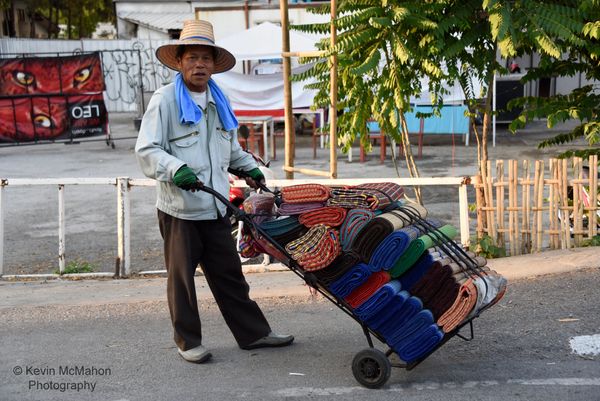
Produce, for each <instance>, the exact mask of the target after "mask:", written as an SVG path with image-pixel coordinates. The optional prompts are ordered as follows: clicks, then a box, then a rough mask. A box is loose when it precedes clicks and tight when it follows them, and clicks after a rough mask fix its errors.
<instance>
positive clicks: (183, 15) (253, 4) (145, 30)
mask: <svg viewBox="0 0 600 401" xmlns="http://www.w3.org/2000/svg"><path fill="white" fill-rule="evenodd" d="M114 2H115V11H116V17H117V36H118V38H119V39H131V38H137V39H177V38H178V37H179V32H180V30H181V27H182V25H183V21H184V20H186V19H193V18H195V17H197V18H199V19H203V20H206V21H210V22H211V23H212V24H213V27H214V31H215V37H216V38H217V40H218V39H220V38H225V37H227V36H230V35H232V34H234V33H237V32H240V31H243V30H245V29H248V28H252V27H253V26H256V25H259V24H261V23H262V22H265V21H269V22H273V23H277V24H280V21H281V14H280V10H279V0H245V1H241V0H224V1H169V2H165V1H158V0H157V1H154V0H114ZM320 4H329V1H318V0H311V1H307V0H304V1H298V0H296V1H289V19H290V23H291V24H310V23H314V22H325V21H328V19H329V17H328V16H323V15H316V14H311V13H309V12H307V8H308V7H310V6H316V5H320Z"/></svg>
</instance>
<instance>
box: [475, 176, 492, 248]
mask: <svg viewBox="0 0 600 401" xmlns="http://www.w3.org/2000/svg"><path fill="white" fill-rule="evenodd" d="M481 189H483V191H482V190H481ZM484 192H485V185H484V183H483V178H482V177H481V175H478V176H477V177H475V203H476V205H477V239H480V238H483V232H484V230H485V228H484V226H483V213H487V212H484V210H483V208H484V206H485V195H484ZM488 221H489V220H488Z"/></svg>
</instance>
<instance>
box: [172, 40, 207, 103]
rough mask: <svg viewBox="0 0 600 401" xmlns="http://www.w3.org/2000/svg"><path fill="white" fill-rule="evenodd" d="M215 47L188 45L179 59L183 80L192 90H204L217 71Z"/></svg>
mask: <svg viewBox="0 0 600 401" xmlns="http://www.w3.org/2000/svg"><path fill="white" fill-rule="evenodd" d="M213 51H214V49H213V48H212V47H210V46H202V45H198V46H186V48H185V52H184V53H183V55H182V56H181V58H180V59H179V71H181V75H182V77H183V82H185V84H186V86H187V87H188V89H189V90H191V91H192V92H204V91H205V90H206V86H207V84H208V80H209V79H210V76H211V75H212V74H213V72H214V71H215V57H214V53H213Z"/></svg>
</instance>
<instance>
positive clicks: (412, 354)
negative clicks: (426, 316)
mask: <svg viewBox="0 0 600 401" xmlns="http://www.w3.org/2000/svg"><path fill="white" fill-rule="evenodd" d="M443 338H444V333H443V332H442V331H441V330H440V329H439V327H438V326H437V325H436V324H432V325H430V326H429V327H427V328H425V330H423V331H421V332H420V333H419V335H418V336H416V337H414V338H412V339H411V340H410V341H406V342H404V343H403V344H402V345H401V348H399V349H398V348H394V351H396V353H397V354H398V356H399V357H400V359H402V360H403V361H404V362H406V363H411V362H414V361H416V360H417V359H420V358H422V357H423V356H425V355H427V354H428V353H430V352H431V351H433V349H434V348H435V347H436V346H437V345H438V344H439V343H440V342H441V341H442V339H443Z"/></svg>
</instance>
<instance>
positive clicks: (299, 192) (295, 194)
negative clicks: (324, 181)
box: [281, 184, 330, 203]
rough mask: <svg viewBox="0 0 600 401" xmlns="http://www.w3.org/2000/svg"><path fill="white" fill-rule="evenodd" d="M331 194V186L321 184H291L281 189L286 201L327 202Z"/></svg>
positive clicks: (282, 196)
mask: <svg viewBox="0 0 600 401" xmlns="http://www.w3.org/2000/svg"><path fill="white" fill-rule="evenodd" d="M329 195H330V192H329V188H328V187H326V186H324V185H320V184H300V185H289V186H287V187H283V188H282V189H281V198H282V199H283V202H285V203H306V202H325V201H326V200H327V199H329Z"/></svg>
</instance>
